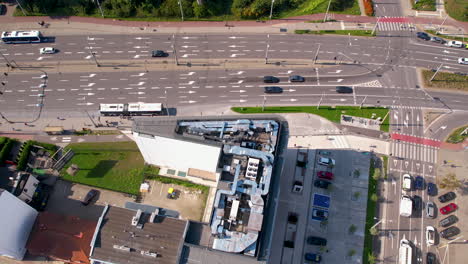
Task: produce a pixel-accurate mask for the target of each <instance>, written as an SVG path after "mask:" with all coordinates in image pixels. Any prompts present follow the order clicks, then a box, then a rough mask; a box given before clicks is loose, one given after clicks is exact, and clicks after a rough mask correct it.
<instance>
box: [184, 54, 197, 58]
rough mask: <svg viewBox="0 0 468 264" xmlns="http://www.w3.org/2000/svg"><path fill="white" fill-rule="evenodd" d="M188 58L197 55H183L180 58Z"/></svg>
mask: <svg viewBox="0 0 468 264" xmlns="http://www.w3.org/2000/svg"><path fill="white" fill-rule="evenodd" d="M188 56H197V54H184V55H182V56H181V57H182V58H187V57H188Z"/></svg>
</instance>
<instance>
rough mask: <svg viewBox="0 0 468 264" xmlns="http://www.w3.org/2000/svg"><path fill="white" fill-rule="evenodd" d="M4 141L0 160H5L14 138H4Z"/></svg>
mask: <svg viewBox="0 0 468 264" xmlns="http://www.w3.org/2000/svg"><path fill="white" fill-rule="evenodd" d="M2 141H3V142H2V143H4V144H3V148H2V150H1V151H0V162H3V161H5V160H6V158H7V157H8V155H9V154H10V151H11V147H12V146H13V143H14V142H15V141H14V140H11V139H9V138H6V139H5V140H2Z"/></svg>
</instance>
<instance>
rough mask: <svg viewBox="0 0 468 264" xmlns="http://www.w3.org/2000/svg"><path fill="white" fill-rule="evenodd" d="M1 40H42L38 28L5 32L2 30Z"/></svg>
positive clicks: (28, 41)
mask: <svg viewBox="0 0 468 264" xmlns="http://www.w3.org/2000/svg"><path fill="white" fill-rule="evenodd" d="M2 41H3V42H5V43H7V44H16V43H39V42H41V41H42V35H41V32H40V31H38V30H32V31H22V30H18V31H5V32H2Z"/></svg>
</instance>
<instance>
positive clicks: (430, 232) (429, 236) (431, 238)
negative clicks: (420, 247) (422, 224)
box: [426, 226, 436, 245]
mask: <svg viewBox="0 0 468 264" xmlns="http://www.w3.org/2000/svg"><path fill="white" fill-rule="evenodd" d="M435 239H436V231H435V228H434V227H433V226H426V243H427V244H428V245H434V244H435Z"/></svg>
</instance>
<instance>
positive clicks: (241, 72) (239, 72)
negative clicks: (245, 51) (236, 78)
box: [229, 71, 244, 75]
mask: <svg viewBox="0 0 468 264" xmlns="http://www.w3.org/2000/svg"><path fill="white" fill-rule="evenodd" d="M243 73H244V71H238V72H236V73H230V74H229V75H241V74H243Z"/></svg>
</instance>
